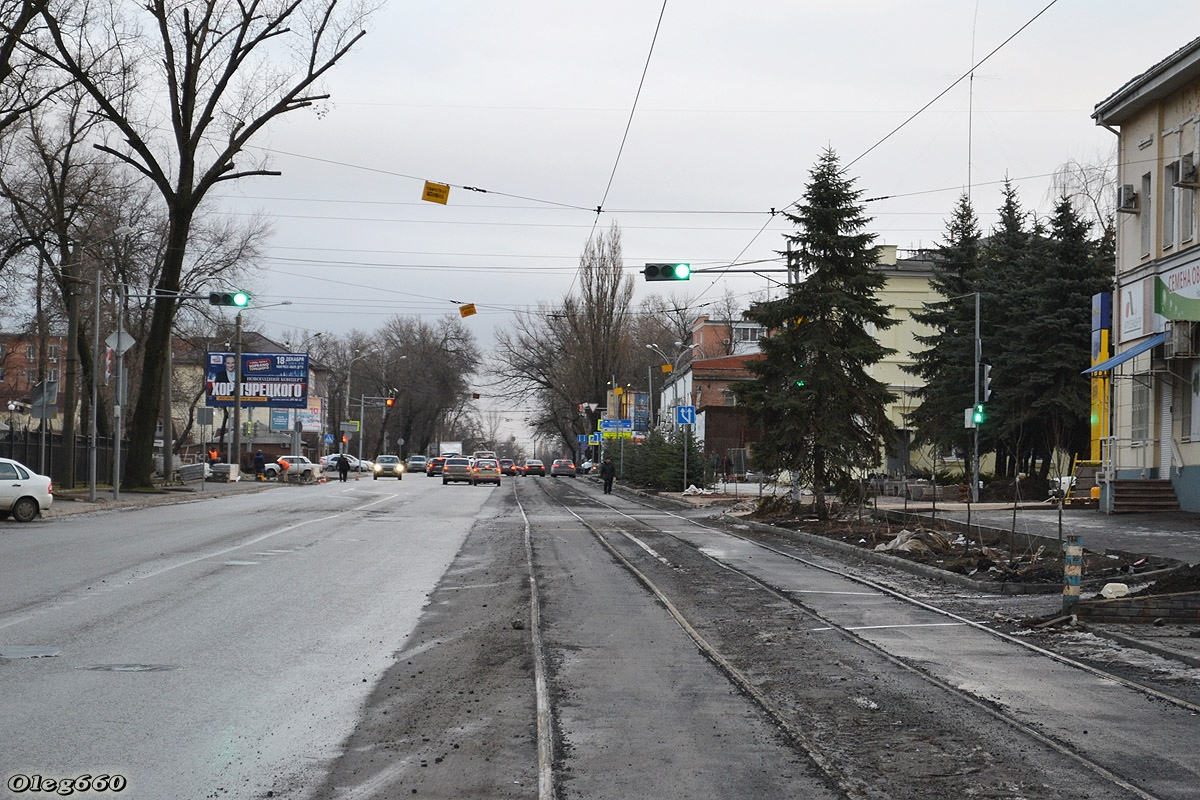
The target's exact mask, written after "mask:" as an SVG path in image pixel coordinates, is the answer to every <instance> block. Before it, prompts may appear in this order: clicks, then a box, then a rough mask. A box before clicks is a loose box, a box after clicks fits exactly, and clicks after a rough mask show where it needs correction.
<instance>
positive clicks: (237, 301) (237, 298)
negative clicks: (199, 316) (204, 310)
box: [208, 291, 250, 308]
mask: <svg viewBox="0 0 1200 800" xmlns="http://www.w3.org/2000/svg"><path fill="white" fill-rule="evenodd" d="M208 303H209V305H213V306H236V307H238V308H245V307H246V306H248V305H250V295H248V294H246V293H245V292H243V291H237V292H209V293H208Z"/></svg>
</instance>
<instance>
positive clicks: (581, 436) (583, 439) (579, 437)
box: [575, 433, 588, 444]
mask: <svg viewBox="0 0 1200 800" xmlns="http://www.w3.org/2000/svg"><path fill="white" fill-rule="evenodd" d="M587 440H588V435H587V434H586V433H577V434H575V441H576V442H578V443H579V444H587Z"/></svg>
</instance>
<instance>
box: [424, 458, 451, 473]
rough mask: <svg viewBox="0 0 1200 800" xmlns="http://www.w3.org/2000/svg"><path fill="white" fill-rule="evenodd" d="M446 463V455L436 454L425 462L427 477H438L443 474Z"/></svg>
mask: <svg viewBox="0 0 1200 800" xmlns="http://www.w3.org/2000/svg"><path fill="white" fill-rule="evenodd" d="M445 463H446V457H445V456H434V457H433V458H431V459H429V460H428V461H426V462H425V477H427V478H436V477H437V476H438V475H441V474H442V466H443V465H444V464H445Z"/></svg>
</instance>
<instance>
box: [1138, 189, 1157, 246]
mask: <svg viewBox="0 0 1200 800" xmlns="http://www.w3.org/2000/svg"><path fill="white" fill-rule="evenodd" d="M1150 188H1151V186H1150V173H1149V172H1147V173H1146V174H1145V175H1143V176H1142V194H1141V196H1140V197H1139V198H1138V199H1139V200H1140V201H1141V204H1142V207H1141V208H1139V209H1138V213H1139V214H1141V217H1142V255H1144V256H1148V255H1150V250H1151V248H1152V247H1153V245H1154V218H1153V215H1151V213H1150V210H1151V209H1150V205H1151V203H1150Z"/></svg>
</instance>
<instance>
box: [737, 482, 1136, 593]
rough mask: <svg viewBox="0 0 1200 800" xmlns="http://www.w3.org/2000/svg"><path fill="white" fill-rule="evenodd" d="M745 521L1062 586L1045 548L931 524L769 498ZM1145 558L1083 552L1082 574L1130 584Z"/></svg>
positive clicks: (1058, 565)
mask: <svg viewBox="0 0 1200 800" xmlns="http://www.w3.org/2000/svg"><path fill="white" fill-rule="evenodd" d="M745 518H746V519H751V520H754V521H755V522H761V523H764V524H768V525H772V526H775V527H778V528H785V529H787V530H793V531H801V532H803V533H806V534H810V535H813V536H820V537H823V538H826V539H834V540H837V541H840V542H846V543H848V544H852V545H854V546H856V547H860V548H862V549H864V550H876V551H880V552H886V553H887V554H888V555H892V556H895V557H897V558H904V559H906V560H908V561H914V562H917V563H920V564H925V565H927V566H930V567H934V568H936V569H942V570H945V571H947V572H954V573H958V574H960V575H966V576H968V577H971V578H973V579H975V580H979V581H987V582H992V583H1029V584H1061V583H1062V581H1063V563H1062V559H1061V557H1060V556H1059V555H1058V554H1057V553H1053V552H1051V553H1047V552H1046V548H1045V547H1039V548H1034V549H1026V550H1019V551H1018V550H1009V549H1008V548H1006V547H1004V546H1002V545H999V544H995V543H993V544H987V545H981V544H980V542H978V541H977V540H976V541H970V540H968V539H967V538H965V537H964V536H963V535H962V533H961V532H959V531H958V530H957V529H955V528H952V527H951V526H944V525H941V524H932V525H927V526H917V527H915V528H913V529H900V530H898V529H896V528H895V527H894V526H892V525H889V524H887V523H886V522H881V521H880V520H876V519H872V518H870V517H869V516H867V515H865V514H864V515H859V514H858V513H857V512H853V511H849V512H846V513H844V514H843V515H842V516H838V517H835V518H831V519H829V520H825V521H822V520H818V519H816V518H815V517H813V516H812V509H811V508H810V507H806V506H799V507H797V506H796V505H795V504H793V503H792V502H791V500H790V499H788V498H769V499H766V500H764V501H763V502H762V504H761V506H760V507H759V508H758V509H757V510H755V511H753V512H752V513H750V514H748V515H745ZM1147 563H1148V562H1147V561H1146V559H1144V558H1142V557H1140V556H1137V555H1132V554H1103V553H1093V552H1090V551H1085V553H1084V576H1085V580H1087V581H1088V582H1093V581H1104V580H1128V579H1129V577H1130V576H1131V575H1133V574H1136V573H1137V572H1139V571H1144V570H1145V569H1146V568H1147Z"/></svg>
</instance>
